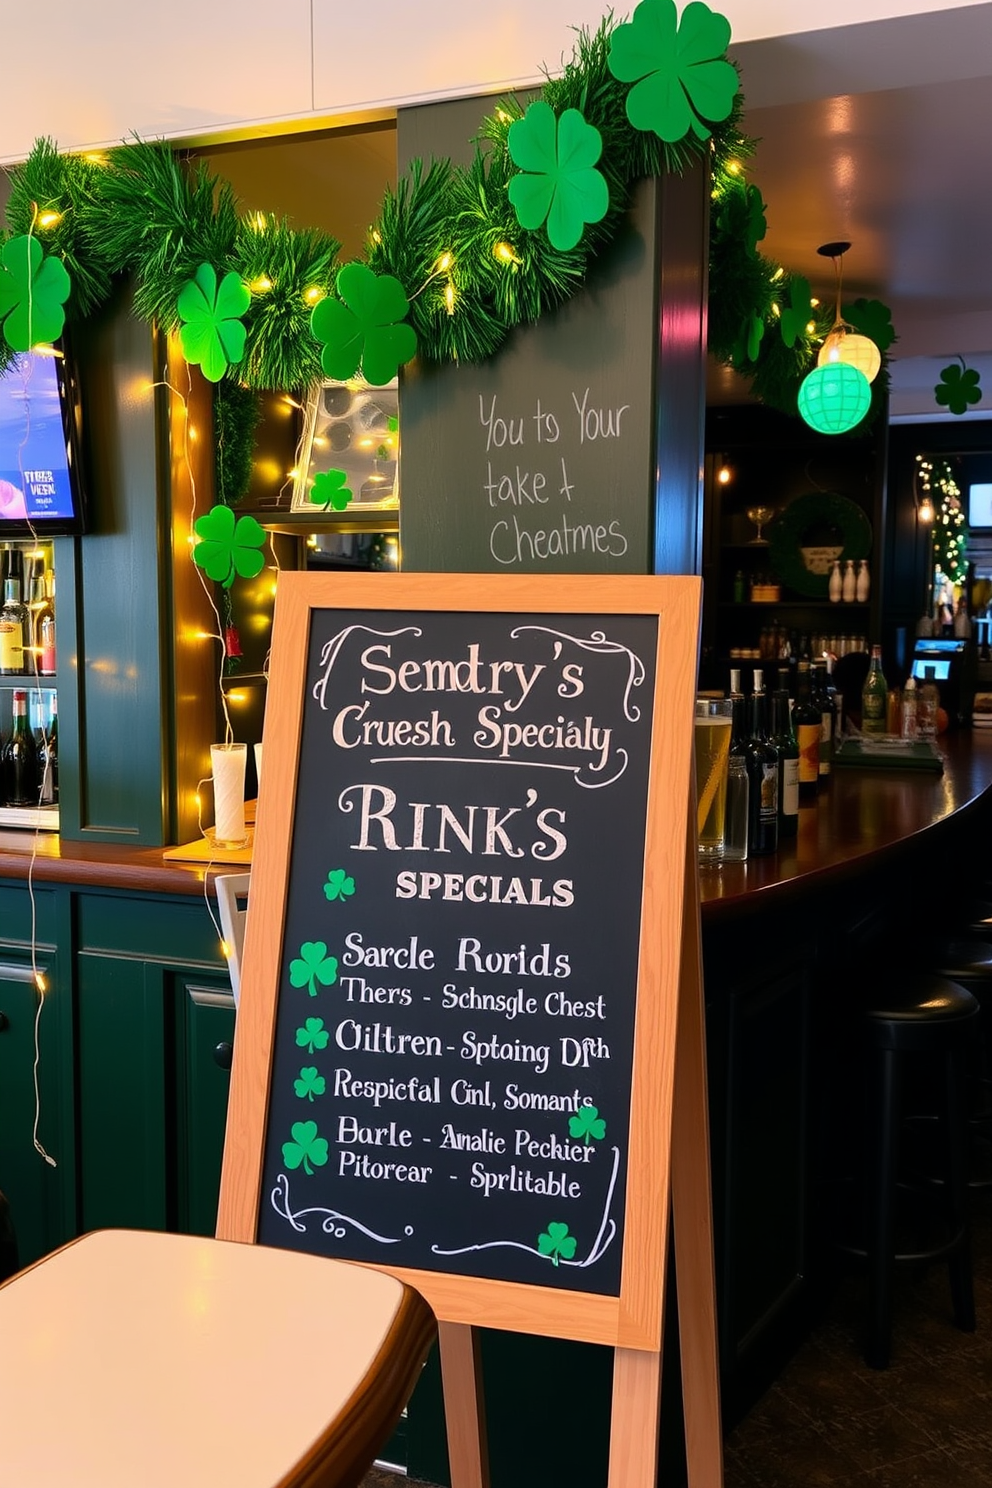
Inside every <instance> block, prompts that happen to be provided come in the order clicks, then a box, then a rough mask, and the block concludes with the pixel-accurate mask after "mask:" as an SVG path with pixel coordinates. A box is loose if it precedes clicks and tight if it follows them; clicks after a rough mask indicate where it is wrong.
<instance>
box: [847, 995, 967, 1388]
mask: <svg viewBox="0 0 992 1488" xmlns="http://www.w3.org/2000/svg"><path fill="white" fill-rule="evenodd" d="M862 1014H863V1019H862V1029H863V1034H864V1040H865V1043H866V1045H867V1052H868V1056H869V1108H868V1109H869V1124H868V1133H867V1138H868V1140H867V1144H866V1146H867V1154H866V1155H867V1170H866V1175H865V1176H866V1185H865V1217H866V1232H867V1233H866V1240H865V1247H864V1249H863V1250H855V1253H856V1254H862V1255H864V1256H865V1257H866V1259H867V1262H868V1330H867V1341H866V1346H865V1360H866V1362H867V1363H868V1364H869V1365H870V1366H872V1367H873V1368H875V1369H884V1368H885V1367H886V1366H887V1364H888V1362H889V1354H890V1349H891V1335H892V1290H893V1268H894V1264H895V1262H896V1261H897V1260H913V1261H923V1260H936V1259H946V1261H947V1264H948V1271H949V1275H950V1283H951V1297H952V1301H953V1306H954V1321H955V1323H956V1324H957V1326H958V1327H959V1328H961V1329H963V1330H964V1331H965V1332H971V1331H973V1330H974V1327H975V1303H974V1292H973V1287H972V1276H971V1254H970V1247H969V1240H968V1208H967V1195H968V1178H967V1171H966V1168H967V1161H966V1146H967V1119H966V1114H965V1087H966V1081H967V1071H968V1057H969V1051H970V1050H971V1048H972V1046H973V1044H974V1040H975V1034H976V1026H977V1020H978V1016H979V1004H978V1002H977V1000H976V999H975V998H974V997H973V996H972V994H971V993H970V992H969V991H968V990H967V989H966V988H965V987H962V986H961V985H959V984H958V983H956V982H954V981H952V980H951V979H949V978H948V977H946V976H941V975H938V974H928V973H924V974H917V973H913V972H910V971H903V972H901V973H899V975H898V981H897V982H896V985H895V986H894V987H893V988H892V989H891V990H886V991H885V993H884V994H879V995H877V996H876V997H875V998H874V1000H872V1001H867V1002H865V1003H864V1004H863V1007H862ZM921 1063H922V1064H923V1065H924V1066H925V1067H926V1069H927V1071H928V1072H929V1074H930V1076H931V1078H932V1080H933V1084H934V1085H935V1086H936V1087H937V1089H939V1091H940V1097H941V1098H940V1101H939V1106H940V1128H941V1134H942V1137H943V1143H942V1146H943V1172H942V1174H941V1175H940V1182H939V1184H938V1185H937V1187H936V1188H934V1189H931V1194H932V1195H934V1196H936V1198H938V1199H941V1200H942V1201H943V1207H944V1214H945V1222H946V1238H944V1239H943V1240H942V1241H941V1242H940V1243H939V1244H937V1245H933V1246H930V1247H928V1248H927V1249H918V1250H916V1251H914V1252H912V1253H911V1254H909V1253H905V1254H901V1255H897V1253H896V1242H895V1215H896V1191H897V1187H898V1164H899V1146H900V1135H901V1126H902V1118H903V1116H904V1114H905V1113H904V1112H903V1109H902V1107H903V1101H902V1087H903V1080H904V1076H905V1073H906V1069H907V1066H908V1065H910V1064H914V1065H915V1066H917V1067H918V1066H919V1065H920V1064H921ZM845 1248H847V1249H854V1248H853V1247H845Z"/></svg>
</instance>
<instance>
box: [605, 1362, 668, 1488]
mask: <svg viewBox="0 0 992 1488" xmlns="http://www.w3.org/2000/svg"><path fill="white" fill-rule="evenodd" d="M660 1409H661V1355H660V1354H652V1353H648V1352H646V1351H645V1350H644V1349H628V1348H618V1349H614V1351H613V1410H612V1415H611V1418H610V1475H609V1488H655V1484H656V1483H657V1481H658V1416H659V1411H660Z"/></svg>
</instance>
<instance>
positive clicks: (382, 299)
mask: <svg viewBox="0 0 992 1488" xmlns="http://www.w3.org/2000/svg"><path fill="white" fill-rule="evenodd" d="M335 287H336V289H337V292H338V294H339V295H340V296H341V298H340V299H335V298H334V297H333V295H327V296H326V298H324V299H323V300H319V301H318V303H317V304H316V305H315V306H314V307H313V313H312V314H311V316H310V329H311V331H312V332H313V334H314V337H315V338H316V340H318V341H321V342H323V343H324V345H323V350H322V351H321V353H320V365H321V366H322V367H323V369H324V372H325V373H326V375H327V376H328V377H333V378H336V379H337V381H338V382H347V380H348V378H349V377H354V376H355V374H356V372H358V371H359V369H361V373H362V376H363V377H364V378H365V381H366V382H370V383H372V384H373V386H375V387H382V386H383V384H384V383H387V382H391V381H392V379H393V378H394V377H395V376H396V374H397V372H398V371H399V369H400V367H401V366H402V365H403V363H404V362H408V361H409V360H410V358H411V357H413V356H416V354H417V334H416V332H415V331H414V329H413V326H411V325H407V324H406V322H405V317H406V314H407V312H408V311H409V309H410V302H409V300H408V299H407V297H406V295H405V294H404V292H403V286H402V284H401V283H400V281H399V280H398V279H394V278H393V276H392V274H373V272H372V270H371V269H369V268H366V266H365V264H362V263H351V264H345V266H344V268H343V269H342V270H341V271H340V273H339V274H338V276H337V279H336V281H335Z"/></svg>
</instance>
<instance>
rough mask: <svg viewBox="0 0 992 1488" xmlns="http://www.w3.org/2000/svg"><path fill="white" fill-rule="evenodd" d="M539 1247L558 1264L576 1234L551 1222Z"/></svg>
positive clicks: (572, 1248) (570, 1249) (567, 1254)
mask: <svg viewBox="0 0 992 1488" xmlns="http://www.w3.org/2000/svg"><path fill="white" fill-rule="evenodd" d="M316 1130H317V1128H316V1126H315V1127H314V1131H316ZM537 1248H538V1250H539V1251H540V1252H541V1255H542V1256H549V1257H550V1259H551V1264H552V1265H553V1266H557V1264H558V1257H559V1256H564V1258H565V1260H566V1261H570V1260H571V1259H572V1257H573V1256H574V1254H575V1236H574V1235H570V1234H569V1233H568V1225H567V1224H549V1225H548V1229H547V1233H546V1234H544V1235H538V1237H537Z"/></svg>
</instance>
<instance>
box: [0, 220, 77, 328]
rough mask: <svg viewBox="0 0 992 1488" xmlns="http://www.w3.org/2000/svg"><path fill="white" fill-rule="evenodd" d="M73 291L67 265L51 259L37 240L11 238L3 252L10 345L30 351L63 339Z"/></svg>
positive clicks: (0, 279) (1, 314)
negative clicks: (66, 308) (67, 301)
mask: <svg viewBox="0 0 992 1488" xmlns="http://www.w3.org/2000/svg"><path fill="white" fill-rule="evenodd" d="M71 288H72V284H71V281H70V279H69V275H68V273H67V272H66V267H65V264H64V263H63V262H62V260H61V259H60V258H50V257H47V256H46V254H45V251H44V249H43V248H42V246H41V244H40V243H39V242H38V239H37V238H30V237H19V238H8V239H7V241H6V243H4V245H3V249H2V250H0V320H2V321H3V334H4V338H5V340H6V342H7V345H8V346H9V347H11V349H12V350H14V351H29V350H30V349H31V347H32V346H37V345H38V344H39V342H45V341H54V340H55V338H56V337H57V336H60V335H61V334H62V327H63V326H64V325H65V311H64V310H63V308H62V307H63V305H64V304H65V302H66V300H67V299H68V298H69V291H70V290H71Z"/></svg>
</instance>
